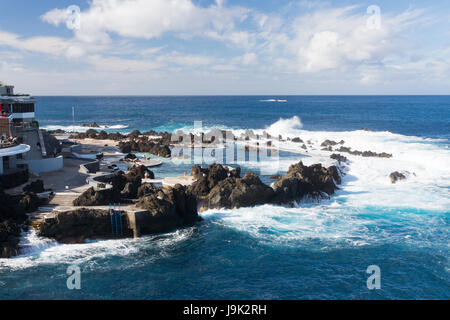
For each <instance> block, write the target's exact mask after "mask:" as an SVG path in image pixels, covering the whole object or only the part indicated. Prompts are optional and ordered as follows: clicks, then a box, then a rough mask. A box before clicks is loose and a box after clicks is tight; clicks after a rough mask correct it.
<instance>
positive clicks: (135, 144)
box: [119, 137, 171, 158]
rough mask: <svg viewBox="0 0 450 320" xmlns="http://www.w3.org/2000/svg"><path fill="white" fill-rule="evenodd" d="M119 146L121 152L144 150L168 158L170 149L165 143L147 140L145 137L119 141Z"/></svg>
mask: <svg viewBox="0 0 450 320" xmlns="http://www.w3.org/2000/svg"><path fill="white" fill-rule="evenodd" d="M119 148H120V150H121V151H122V153H130V152H132V151H135V152H145V153H151V154H154V155H156V156H159V157H165V158H170V156H171V150H170V147H169V146H168V145H167V144H161V143H158V142H153V141H150V140H148V138H147V137H141V138H139V139H137V140H129V141H121V142H120V143H119Z"/></svg>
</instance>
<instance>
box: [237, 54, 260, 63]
mask: <svg viewBox="0 0 450 320" xmlns="http://www.w3.org/2000/svg"><path fill="white" fill-rule="evenodd" d="M240 61H241V63H242V64H243V65H244V66H256V65H257V64H258V56H257V55H256V53H254V52H249V53H246V54H244V55H243V56H242V57H240Z"/></svg>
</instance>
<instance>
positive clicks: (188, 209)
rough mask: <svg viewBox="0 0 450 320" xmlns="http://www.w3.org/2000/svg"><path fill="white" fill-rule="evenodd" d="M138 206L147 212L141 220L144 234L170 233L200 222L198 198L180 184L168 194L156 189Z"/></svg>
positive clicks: (141, 230) (141, 229)
mask: <svg viewBox="0 0 450 320" xmlns="http://www.w3.org/2000/svg"><path fill="white" fill-rule="evenodd" d="M136 205H137V206H138V207H139V208H142V209H144V210H146V212H147V213H145V214H141V215H140V218H139V230H140V232H141V233H142V234H150V233H159V232H164V231H169V230H172V229H175V228H180V227H184V226H188V225H192V224H194V223H195V222H197V221H199V220H200V218H199V216H198V212H197V200H196V198H195V197H194V196H193V195H192V194H190V193H189V192H187V190H186V188H185V187H184V186H181V185H179V184H178V185H176V186H175V187H173V188H169V189H168V190H167V191H166V192H164V191H163V190H162V189H156V190H154V192H151V193H148V194H147V195H145V196H144V197H142V198H140V199H139V201H138V202H137V204H136Z"/></svg>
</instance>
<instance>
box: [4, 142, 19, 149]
mask: <svg viewBox="0 0 450 320" xmlns="http://www.w3.org/2000/svg"><path fill="white" fill-rule="evenodd" d="M18 145H19V144H17V143H15V142H0V149H6V148H12V147H16V146H18Z"/></svg>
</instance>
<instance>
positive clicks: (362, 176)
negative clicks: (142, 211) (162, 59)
mask: <svg viewBox="0 0 450 320" xmlns="http://www.w3.org/2000/svg"><path fill="white" fill-rule="evenodd" d="M270 98H272V97H248V96H246V97H37V113H38V120H39V122H40V125H41V127H47V128H49V129H56V128H66V129H70V128H71V127H72V125H73V122H72V107H75V121H76V123H75V126H79V125H81V124H83V123H90V122H94V121H95V122H97V123H98V124H100V125H104V126H108V127H110V128H111V127H113V129H108V130H110V131H117V130H119V131H122V132H129V131H132V130H134V129H139V130H142V131H145V130H149V129H155V130H168V131H171V130H174V129H179V128H185V129H192V127H193V122H194V121H203V126H204V127H206V128H212V127H218V128H230V129H235V130H239V129H248V128H251V129H267V130H271V131H272V132H275V131H277V132H279V133H280V134H284V135H287V134H291V133H292V134H295V135H298V136H300V137H302V139H304V138H305V139H304V140H306V139H311V140H317V141H318V142H319V143H320V142H321V141H323V140H325V137H327V138H330V139H333V140H336V141H338V140H340V139H343V140H345V141H346V144H347V145H349V146H351V147H353V148H354V149H356V150H363V149H364V150H374V151H378V152H381V151H386V152H390V153H393V155H394V157H393V158H392V159H371V158H354V159H353V158H352V159H351V161H352V162H351V164H350V166H349V171H348V173H347V175H346V176H345V178H344V181H343V184H342V186H341V190H339V191H338V192H337V193H336V195H334V196H333V197H332V198H331V199H330V200H324V201H322V202H320V203H301V204H298V206H296V207H294V208H288V207H276V206H270V205H265V206H260V207H256V208H242V209H239V210H213V211H208V212H204V213H201V215H202V216H203V218H204V221H203V222H201V223H199V224H198V225H196V226H195V227H191V228H186V229H182V230H178V231H175V232H172V233H168V234H164V235H155V236H147V237H143V238H140V239H127V240H111V241H95V240H94V241H92V242H90V243H87V244H83V245H59V244H57V243H55V242H53V241H49V240H44V239H39V238H37V237H36V236H35V235H34V234H32V233H28V234H24V239H23V244H24V246H25V249H24V252H23V254H22V255H21V256H19V257H17V258H14V259H10V260H0V298H2V299H40V298H50V299H449V298H450V277H449V272H450V269H449V261H448V259H449V238H450V237H449V222H450V221H449V220H450V211H449V207H450V183H449V181H450V168H449V163H450V153H449V152H450V151H449V138H450V136H449V133H450V130H449V129H450V97H449V96H433V97H426V96H391V97H389V96H387V97H370V96H366V97H364V96H358V97H287V99H288V100H289V101H288V102H287V103H273V102H265V101H262V100H267V99H270ZM275 98H286V97H275ZM293 117H299V118H300V119H301V123H302V124H303V128H300V126H299V123H298V121H297V120H296V119H295V118H293ZM280 118H283V119H285V120H286V121H279V120H280ZM360 128H369V129H371V130H373V131H375V132H367V131H357V130H358V129H360ZM300 159H304V160H305V161H306V162H307V161H312V160H309V159H308V158H307V157H304V158H302V156H300V155H299V154H296V153H293V152H281V153H280V163H279V165H278V166H277V171H278V172H280V173H283V172H285V171H286V170H287V167H288V166H289V164H291V163H294V162H297V161H299V160H300ZM233 165H235V164H233ZM240 165H241V166H242V167H243V168H244V170H255V171H257V172H258V170H259V169H261V168H262V167H267V166H272V165H273V163H269V162H263V163H243V164H240ZM190 166H191V164H189V163H187V164H182V165H176V164H174V163H173V162H171V161H166V162H165V163H164V164H163V165H162V166H161V167H159V168H156V169H155V174H156V175H157V176H160V177H162V176H176V175H180V174H183V173H184V171H187V170H188V169H189V168H190ZM394 170H408V171H409V172H414V174H415V175H412V174H411V176H410V177H409V178H408V180H407V181H406V182H402V183H398V184H396V185H391V184H390V182H389V181H388V178H387V175H388V174H389V172H392V171H394ZM262 179H263V181H264V182H266V183H269V182H270V179H269V176H268V175H262ZM72 264H77V265H79V266H80V268H81V276H82V288H81V290H74V291H71V290H68V289H67V287H66V280H67V277H68V276H67V274H66V270H67V267H68V266H69V265H72ZM369 265H378V266H379V267H380V269H381V289H380V290H368V289H367V286H366V280H367V278H368V276H369V275H368V274H367V273H366V269H367V267H368V266H369Z"/></svg>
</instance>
